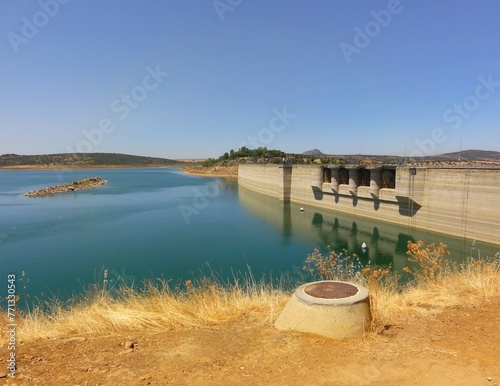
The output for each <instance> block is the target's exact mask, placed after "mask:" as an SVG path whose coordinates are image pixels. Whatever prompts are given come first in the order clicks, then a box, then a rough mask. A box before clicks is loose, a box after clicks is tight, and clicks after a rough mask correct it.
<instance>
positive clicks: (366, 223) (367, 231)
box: [238, 186, 500, 272]
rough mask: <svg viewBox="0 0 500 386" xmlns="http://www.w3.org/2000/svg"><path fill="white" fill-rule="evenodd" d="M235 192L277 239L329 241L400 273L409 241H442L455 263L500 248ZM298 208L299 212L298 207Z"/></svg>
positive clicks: (245, 191) (323, 244)
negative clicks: (277, 232) (274, 230)
mask: <svg viewBox="0 0 500 386" xmlns="http://www.w3.org/2000/svg"><path fill="white" fill-rule="evenodd" d="M238 196H239V199H240V203H241V204H242V205H243V207H244V208H245V209H246V210H247V211H248V212H249V213H251V214H252V215H254V216H257V217H259V218H261V219H263V220H264V221H266V222H267V223H269V224H272V225H273V226H274V227H276V228H278V229H280V230H281V237H282V238H283V240H285V241H287V242H290V243H291V242H294V241H295V240H296V239H303V240H314V242H315V243H316V246H317V247H318V248H320V249H323V250H325V249H326V246H328V245H329V246H330V247H331V248H332V249H333V250H334V251H336V252H339V251H341V250H343V249H346V250H348V251H349V253H350V254H356V255H358V256H359V257H360V260H361V262H362V263H365V264H366V263H367V262H368V261H370V262H371V263H372V264H376V265H389V264H390V265H392V266H393V267H394V269H395V270H396V271H399V272H402V269H403V268H404V267H405V266H406V265H407V256H406V251H407V244H408V241H409V240H411V241H413V242H414V241H417V240H422V241H424V243H426V244H428V243H431V242H433V243H440V242H442V243H444V244H446V245H447V246H448V250H449V251H450V257H451V258H452V259H453V260H455V261H457V262H461V261H463V260H464V259H465V258H466V257H468V256H471V255H472V256H474V257H477V254H478V253H479V251H480V253H481V256H493V255H495V254H496V253H497V252H498V251H499V250H500V246H497V245H493V244H487V243H481V242H477V241H474V240H469V239H464V238H458V237H454V236H449V235H445V234H439V233H435V232H429V231H425V230H422V229H416V228H411V227H408V226H400V225H397V224H391V223H387V222H383V221H375V220H372V219H370V218H364V217H358V216H354V215H349V214H346V213H339V212H335V211H331V210H326V209H317V208H314V207H307V206H304V205H298V204H294V203H289V202H282V201H279V200H278V199H276V198H273V197H269V196H266V195H262V194H258V193H255V192H252V191H250V190H248V189H246V188H243V187H241V186H240V187H239V190H238ZM301 207H304V211H300V208H301ZM363 244H365V245H366V248H363V247H362V246H363Z"/></svg>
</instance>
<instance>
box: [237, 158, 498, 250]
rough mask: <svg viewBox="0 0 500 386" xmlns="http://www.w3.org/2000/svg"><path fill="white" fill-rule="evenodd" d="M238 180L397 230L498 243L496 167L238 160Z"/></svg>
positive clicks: (261, 190)
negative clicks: (366, 165)
mask: <svg viewBox="0 0 500 386" xmlns="http://www.w3.org/2000/svg"><path fill="white" fill-rule="evenodd" d="M238 184H239V185H240V186H242V187H244V188H247V189H250V190H252V191H255V192H259V193H263V194H266V195H268V196H271V197H275V198H278V199H280V200H283V201H291V202H295V203H301V204H306V205H310V206H315V207H318V208H323V209H329V210H333V211H336V212H344V213H350V214H354V215H357V216H363V217H367V218H370V219H372V220H375V221H379V220H380V221H385V222H389V223H393V224H396V225H398V226H399V227H400V228H401V229H405V228H406V229H412V228H418V229H426V230H430V231H434V232H440V233H444V234H449V235H453V236H458V237H465V238H469V239H475V240H481V241H484V242H488V243H493V244H498V245H500V168H494V167H492V168H453V167H431V166H428V167H423V166H421V167H397V168H396V167H394V166H372V167H370V166H368V167H365V168H363V167H360V166H359V165H323V166H320V165H293V166H292V165H270V164H266V165H259V164H242V165H240V166H239V170H238Z"/></svg>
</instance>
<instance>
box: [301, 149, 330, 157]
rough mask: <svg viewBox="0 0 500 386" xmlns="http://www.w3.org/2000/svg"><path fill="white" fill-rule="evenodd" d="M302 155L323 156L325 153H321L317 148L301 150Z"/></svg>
mask: <svg viewBox="0 0 500 386" xmlns="http://www.w3.org/2000/svg"><path fill="white" fill-rule="evenodd" d="M302 155H313V156H317V157H321V156H324V155H326V154H325V153H323V152H322V151H321V150H319V149H312V150H308V151H305V152H303V153H302Z"/></svg>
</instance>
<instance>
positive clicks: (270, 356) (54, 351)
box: [0, 297, 500, 386]
mask: <svg viewBox="0 0 500 386" xmlns="http://www.w3.org/2000/svg"><path fill="white" fill-rule="evenodd" d="M499 327H500V297H497V298H494V299H490V300H489V301H486V303H485V304H483V305H481V306H478V307H474V308H460V309H458V308H455V309H449V310H447V311H445V312H443V313H441V314H439V315H437V316H435V317H426V318H420V319H414V320H412V321H409V322H404V323H401V324H397V325H391V326H389V327H388V328H387V330H385V331H384V333H383V334H381V335H374V336H368V337H366V338H364V339H361V340H345V341H333V340H329V339H325V338H321V337H317V336H312V335H304V334H300V333H296V332H281V331H278V330H275V329H274V328H273V327H272V326H270V325H265V326H259V325H258V323H256V322H255V321H253V320H251V318H247V319H242V320H238V321H235V322H231V323H230V324H227V325H222V326H217V327H212V328H204V329H194V330H193V329H190V330H176V331H161V332H138V333H135V334H130V333H124V334H119V335H113V336H95V335H75V336H72V337H65V338H58V339H50V340H38V341H34V342H26V343H21V344H20V345H19V346H18V348H17V357H18V359H17V374H16V378H15V379H11V378H8V377H7V378H2V379H0V385H4V384H5V385H40V386H42V385H253V386H255V385H384V386H385V385H467V386H470V385H500V328H499ZM0 357H3V358H6V357H7V348H6V347H5V345H4V346H2V347H0ZM2 367H4V366H2ZM5 367H6V366H5ZM5 367H4V368H3V369H2V368H0V372H4V373H5V372H7V371H6V369H5ZM3 375H5V374H3Z"/></svg>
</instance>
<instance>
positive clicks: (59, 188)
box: [25, 177, 108, 197]
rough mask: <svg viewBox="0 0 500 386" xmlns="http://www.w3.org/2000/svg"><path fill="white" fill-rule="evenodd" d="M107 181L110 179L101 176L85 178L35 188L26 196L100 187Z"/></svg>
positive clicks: (40, 195)
mask: <svg viewBox="0 0 500 386" xmlns="http://www.w3.org/2000/svg"><path fill="white" fill-rule="evenodd" d="M107 182H108V181H106V180H103V179H102V178H101V177H90V178H84V179H83V180H79V181H74V182H71V183H69V184H64V185H56V186H49V187H47V188H43V189H38V190H33V191H32V192H29V193H26V194H25V196H28V197H43V196H49V195H51V194H58V193H66V192H76V191H78V190H84V189H93V188H98V187H100V186H103V185H105V184H107Z"/></svg>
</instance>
